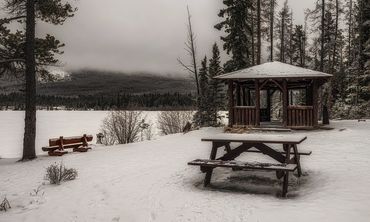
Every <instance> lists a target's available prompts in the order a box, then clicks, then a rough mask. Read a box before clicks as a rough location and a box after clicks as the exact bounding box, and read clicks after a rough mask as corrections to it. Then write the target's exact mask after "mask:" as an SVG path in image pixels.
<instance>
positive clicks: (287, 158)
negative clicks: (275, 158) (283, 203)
mask: <svg viewBox="0 0 370 222" xmlns="http://www.w3.org/2000/svg"><path fill="white" fill-rule="evenodd" d="M283 146H284V151H285V163H287V164H289V162H290V150H291V149H292V145H290V144H284V145H283ZM288 184H289V171H285V172H284V181H283V192H282V196H283V197H286V195H287V193H288Z"/></svg>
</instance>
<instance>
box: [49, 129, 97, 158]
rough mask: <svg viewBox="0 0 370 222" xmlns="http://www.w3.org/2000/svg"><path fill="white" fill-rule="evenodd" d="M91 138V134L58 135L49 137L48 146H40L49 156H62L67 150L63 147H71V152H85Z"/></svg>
mask: <svg viewBox="0 0 370 222" xmlns="http://www.w3.org/2000/svg"><path fill="white" fill-rule="evenodd" d="M92 140H93V136H92V135H86V134H84V135H83V136H74V137H63V136H61V137H59V138H52V139H49V146H47V147H42V150H43V151H45V152H48V154H49V156H62V155H64V154H66V153H68V151H66V150H65V149H73V152H87V151H88V150H89V149H91V147H89V144H88V142H91V141H92Z"/></svg>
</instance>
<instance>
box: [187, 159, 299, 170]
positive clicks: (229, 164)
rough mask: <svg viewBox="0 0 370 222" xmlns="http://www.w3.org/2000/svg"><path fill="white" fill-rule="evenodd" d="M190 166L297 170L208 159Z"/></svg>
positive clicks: (284, 165) (279, 166)
mask: <svg viewBox="0 0 370 222" xmlns="http://www.w3.org/2000/svg"><path fill="white" fill-rule="evenodd" d="M188 165H191V166H203V167H212V168H215V167H226V168H234V169H254V170H268V171H276V170H282V171H290V172H293V171H295V170H296V169H297V165H296V164H285V163H284V164H273V163H260V162H243V161H235V160H228V161H223V160H208V159H197V160H193V161H191V162H189V163H188Z"/></svg>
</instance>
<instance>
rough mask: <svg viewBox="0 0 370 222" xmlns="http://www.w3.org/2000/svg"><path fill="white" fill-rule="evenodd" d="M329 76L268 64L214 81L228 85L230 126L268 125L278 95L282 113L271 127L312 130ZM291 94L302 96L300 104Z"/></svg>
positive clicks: (228, 74)
mask: <svg viewBox="0 0 370 222" xmlns="http://www.w3.org/2000/svg"><path fill="white" fill-rule="evenodd" d="M331 77H332V75H330V74H326V73H323V72H318V71H313V70H310V69H305V68H301V67H297V66H293V65H289V64H285V63H281V62H269V63H264V64H262V65H258V66H253V67H250V68H247V69H243V70H238V71H235V72H231V73H227V74H223V75H219V76H217V77H215V78H216V79H220V80H224V81H227V82H228V98H229V104H228V106H229V126H260V125H261V124H264V123H271V119H272V118H271V109H272V96H273V95H276V93H278V96H279V97H280V100H279V101H280V103H281V104H280V107H281V111H282V113H281V114H280V116H281V119H280V121H275V122H274V124H276V123H278V124H279V125H281V126H283V127H287V128H311V127H315V126H317V125H318V116H319V115H318V113H319V104H318V97H319V96H318V95H319V88H320V87H321V86H322V85H323V84H324V83H326V82H327V81H328V80H329V79H330V78H331ZM294 91H300V92H301V93H300V96H301V97H302V96H303V97H304V98H301V99H300V102H301V103H300V104H295V102H294V98H293V92H294ZM279 92H280V93H279ZM302 101H303V102H302ZM302 103H303V104H302Z"/></svg>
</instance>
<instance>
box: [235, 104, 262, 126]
mask: <svg viewBox="0 0 370 222" xmlns="http://www.w3.org/2000/svg"><path fill="white" fill-rule="evenodd" d="M233 112H234V119H233V125H242V126H255V125H256V124H257V121H256V107H255V106H235V107H234V108H233Z"/></svg>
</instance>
